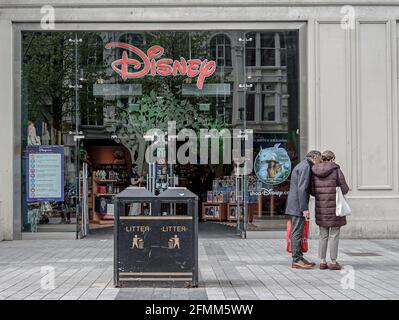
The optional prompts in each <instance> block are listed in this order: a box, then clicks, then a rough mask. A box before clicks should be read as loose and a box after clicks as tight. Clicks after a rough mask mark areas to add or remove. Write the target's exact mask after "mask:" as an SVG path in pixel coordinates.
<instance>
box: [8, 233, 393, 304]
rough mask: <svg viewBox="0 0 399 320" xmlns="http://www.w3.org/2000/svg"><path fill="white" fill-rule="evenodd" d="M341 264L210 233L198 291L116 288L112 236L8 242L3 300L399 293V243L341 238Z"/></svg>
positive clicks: (271, 243)
mask: <svg viewBox="0 0 399 320" xmlns="http://www.w3.org/2000/svg"><path fill="white" fill-rule="evenodd" d="M307 258H309V259H310V260H313V261H315V262H317V261H318V260H317V241H315V240H311V241H310V252H309V254H308V255H307ZM339 261H340V263H341V264H342V265H344V266H345V271H344V272H340V271H330V270H323V271H321V270H319V269H317V268H315V269H313V270H306V271H303V270H293V269H291V268H290V257H289V255H288V254H287V253H286V252H285V241H284V240H283V239H247V240H242V239H238V238H235V237H232V236H231V234H229V235H226V236H225V237H223V236H220V235H219V236H218V237H212V236H208V235H206V234H205V235H202V236H201V237H200V240H199V264H200V287H199V288H190V289H184V288H183V289H177V288H171V289H170V288H139V289H135V288H133V289H118V288H114V287H113V282H112V276H113V241H112V237H110V236H106V235H105V236H92V237H88V238H86V239H82V240H21V241H12V242H5V241H3V242H0V299H1V300H2V299H71V300H75V299H107V300H113V299H134V300H139V299H144V300H147V299H162V300H168V299H201V300H203V299H228V300H234V299H244V300H245V299H272V300H275V299H289V300H292V299H398V298H399V241H397V240H346V239H345V240H341V242H340V256H339ZM49 273H53V274H54V283H52V282H51V278H50V281H49V278H48V275H49ZM53 285H54V286H53Z"/></svg>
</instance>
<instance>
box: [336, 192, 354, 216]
mask: <svg viewBox="0 0 399 320" xmlns="http://www.w3.org/2000/svg"><path fill="white" fill-rule="evenodd" d="M335 205H336V209H335V214H336V216H337V217H346V216H349V215H350V214H351V213H352V210H351V208H350V207H349V204H348V202H347V201H346V199H345V197H344V195H343V194H342V190H341V187H340V186H337V187H336V188H335Z"/></svg>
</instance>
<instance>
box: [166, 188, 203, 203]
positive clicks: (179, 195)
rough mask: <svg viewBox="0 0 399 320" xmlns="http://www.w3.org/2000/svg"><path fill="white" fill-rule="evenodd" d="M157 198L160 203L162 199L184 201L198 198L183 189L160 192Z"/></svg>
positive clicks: (169, 189) (168, 189)
mask: <svg viewBox="0 0 399 320" xmlns="http://www.w3.org/2000/svg"><path fill="white" fill-rule="evenodd" d="M158 198H160V200H161V201H162V199H176V200H179V199H184V198H195V199H198V196H197V195H196V194H195V193H193V192H191V191H190V190H188V189H187V188H185V187H169V188H167V189H166V190H165V191H164V192H162V193H161V194H160V195H159V196H158Z"/></svg>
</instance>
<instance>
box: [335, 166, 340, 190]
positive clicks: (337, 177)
mask: <svg viewBox="0 0 399 320" xmlns="http://www.w3.org/2000/svg"><path fill="white" fill-rule="evenodd" d="M336 172H337V175H336V184H337V187H341V183H340V181H339V169H337V170H336Z"/></svg>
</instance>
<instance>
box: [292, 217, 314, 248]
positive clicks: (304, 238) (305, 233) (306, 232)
mask: <svg viewBox="0 0 399 320" xmlns="http://www.w3.org/2000/svg"><path fill="white" fill-rule="evenodd" d="M308 237H309V220H305V224H304V226H303V233H302V241H301V252H304V253H305V252H308V250H309V244H308ZM286 240H287V248H286V250H287V252H288V253H291V219H288V221H287V233H286Z"/></svg>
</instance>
